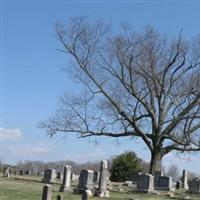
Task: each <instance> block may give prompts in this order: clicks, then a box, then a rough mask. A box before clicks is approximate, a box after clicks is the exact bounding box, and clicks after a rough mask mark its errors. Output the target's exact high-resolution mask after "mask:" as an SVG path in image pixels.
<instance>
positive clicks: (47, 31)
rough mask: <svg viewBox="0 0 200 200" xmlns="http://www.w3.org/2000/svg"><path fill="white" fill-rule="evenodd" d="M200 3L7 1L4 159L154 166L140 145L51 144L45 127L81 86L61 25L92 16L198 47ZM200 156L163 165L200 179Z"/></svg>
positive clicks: (62, 139)
mask: <svg viewBox="0 0 200 200" xmlns="http://www.w3.org/2000/svg"><path fill="white" fill-rule="evenodd" d="M199 9H200V3H199V2H195V1H193V2H189V1H188V2H185V3H179V2H178V1H176V2H175V3H173V2H170V1H168V2H164V3H161V2H159V1H151V2H150V1H149V2H148V1H124V2H123V1H121V2H120V1H112V2H111V1H110V2H109V3H108V2H106V1H98V2H97V1H96V2H95V1H85V2H84V1H75V2H73V1H17V0H16V1H9V0H7V1H2V3H1V11H2V16H1V24H2V27H1V69H2V80H1V81H2V87H1V89H2V91H1V94H2V95H1V100H2V107H1V114H2V119H1V126H0V127H1V133H3V135H2V137H1V157H2V158H3V161H4V162H7V163H11V164H14V163H16V162H18V161H24V160H43V161H55V160H63V159H69V160H74V161H77V162H85V161H89V160H90V161H93V160H100V159H105V158H109V157H110V156H112V155H115V154H119V153H122V152H124V151H125V150H134V151H135V152H136V153H137V154H138V156H140V157H142V158H143V159H145V160H149V152H148V150H147V149H146V147H145V146H144V145H143V143H141V142H140V141H136V142H135V141H130V140H127V139H123V140H120V143H118V142H117V141H115V140H113V139H108V138H101V139H100V140H99V141H98V145H95V143H94V141H93V140H92V139H90V138H89V139H81V140H80V139H77V138H76V136H69V135H68V136H66V135H57V136H55V137H54V138H49V137H48V136H47V135H46V133H45V131H44V130H40V129H39V128H37V127H38V123H39V122H40V121H41V120H44V119H46V118H47V117H48V116H49V115H51V114H53V113H54V111H55V110H56V108H57V104H58V101H59V97H60V96H61V95H62V94H63V93H64V92H68V93H72V92H73V91H74V90H76V88H77V85H75V83H74V82H73V81H72V80H71V79H70V78H69V77H68V76H67V75H66V74H64V73H63V72H62V70H61V68H63V67H65V66H67V65H69V64H70V63H69V60H68V59H67V58H66V56H65V55H64V54H62V53H60V52H58V51H57V49H58V48H59V44H58V41H57V40H56V39H55V36H54V35H55V33H54V25H55V23H56V22H62V23H67V21H68V20H69V18H70V17H74V16H80V15H88V17H89V18H91V19H93V20H96V19H103V20H105V21H106V22H107V23H110V24H111V25H112V27H113V28H114V29H115V30H117V29H118V28H119V26H120V24H121V23H123V22H128V23H130V24H132V25H133V26H134V27H135V28H136V29H137V30H142V29H143V28H144V27H145V26H147V25H151V26H153V27H155V28H156V29H157V30H158V31H159V32H161V33H163V34H166V35H169V36H176V35H177V34H178V32H179V31H180V29H181V28H183V35H184V36H185V37H186V38H188V39H192V38H193V37H195V36H196V35H197V34H199V33H200V29H199V21H198V20H199V19H200V12H199ZM199 154H200V153H197V154H195V155H192V156H185V155H184V156H182V158H181V159H180V158H177V157H176V155H175V154H171V155H168V156H167V157H166V158H165V160H164V164H165V165H166V166H169V165H170V164H172V163H177V164H178V165H179V168H180V169H183V168H186V169H188V170H191V171H194V172H198V166H199V165H200V155H199Z"/></svg>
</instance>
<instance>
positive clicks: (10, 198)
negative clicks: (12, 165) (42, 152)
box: [0, 176, 200, 200]
mask: <svg viewBox="0 0 200 200" xmlns="http://www.w3.org/2000/svg"><path fill="white" fill-rule="evenodd" d="M40 180H41V177H28V176H24V177H18V176H15V177H10V178H5V177H0V199H1V200H38V199H41V197H42V188H43V186H44V184H43V183H41V182H40ZM60 184H61V183H60V182H58V183H55V184H53V197H52V200H56V196H57V194H59V192H58V190H59V187H60ZM73 187H75V185H72V189H73ZM62 195H63V197H64V200H81V195H76V194H73V193H72V192H64V193H62ZM185 196H190V199H193V200H200V196H191V195H188V194H185V193H183V192H180V191H179V193H175V197H176V198H169V197H167V194H166V193H162V194H160V195H145V194H138V193H130V192H120V193H119V192H110V198H109V199H110V200H130V199H139V200H147V199H148V200H167V199H184V197H185ZM92 199H93V200H97V199H101V200H105V199H107V198H97V197H93V198H92Z"/></svg>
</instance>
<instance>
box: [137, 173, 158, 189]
mask: <svg viewBox="0 0 200 200" xmlns="http://www.w3.org/2000/svg"><path fill="white" fill-rule="evenodd" d="M153 190H154V176H152V175H151V174H141V175H140V176H139V180H138V183H137V191H138V192H145V193H151V192H152V191H153Z"/></svg>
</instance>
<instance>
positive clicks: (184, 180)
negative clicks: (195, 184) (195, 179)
mask: <svg viewBox="0 0 200 200" xmlns="http://www.w3.org/2000/svg"><path fill="white" fill-rule="evenodd" d="M181 182H182V188H184V189H186V190H187V189H188V175H187V171H186V170H185V169H184V170H183V174H182V178H181Z"/></svg>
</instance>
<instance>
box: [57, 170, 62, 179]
mask: <svg viewBox="0 0 200 200" xmlns="http://www.w3.org/2000/svg"><path fill="white" fill-rule="evenodd" d="M56 178H57V179H58V180H63V174H62V173H61V172H57V174H56Z"/></svg>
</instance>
